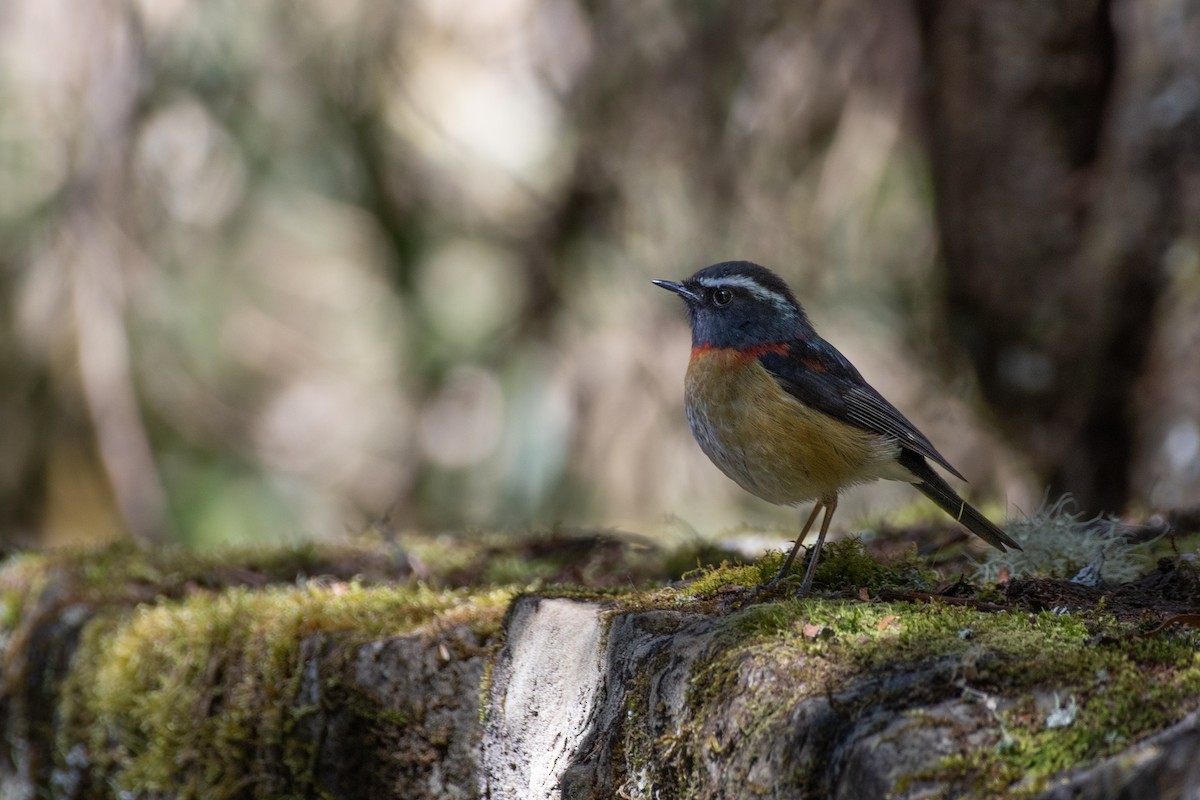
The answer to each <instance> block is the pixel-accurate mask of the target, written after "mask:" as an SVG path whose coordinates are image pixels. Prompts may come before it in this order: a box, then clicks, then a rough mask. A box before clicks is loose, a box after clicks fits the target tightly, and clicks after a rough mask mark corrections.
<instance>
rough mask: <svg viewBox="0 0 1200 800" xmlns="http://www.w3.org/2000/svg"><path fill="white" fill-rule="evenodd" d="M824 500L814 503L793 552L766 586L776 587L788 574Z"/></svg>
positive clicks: (769, 587)
mask: <svg viewBox="0 0 1200 800" xmlns="http://www.w3.org/2000/svg"><path fill="white" fill-rule="evenodd" d="M823 505H824V502H823V501H821V500H818V501H817V502H816V503H814V504H813V508H812V513H811V514H809V515H808V522H806V523H804V527H803V528H801V529H800V535H799V536H797V537H796V543H795V544H794V545H792V552H790V553H788V557H787V558H785V559H784V560H783V566H782V567H780V568H779V572H778V573H776V574H775V577H774V578H772V579H771V582H770V583H768V584H767V585H766V586H765V587H764V588H767V589H774V588H775V587H776V586H778V585H779V582H780V581H781V580H783V576H785V575H787V573H788V570H789V569H791V568H792V562H793V561H795V560H796V553H798V552H799V551H800V545H801V544H803V543H804V537H805V536H808V529H809V528H811V527H812V524H813V522H814V521H815V520H816V519H817V512H818V511H820V510H821V507H822V506H823Z"/></svg>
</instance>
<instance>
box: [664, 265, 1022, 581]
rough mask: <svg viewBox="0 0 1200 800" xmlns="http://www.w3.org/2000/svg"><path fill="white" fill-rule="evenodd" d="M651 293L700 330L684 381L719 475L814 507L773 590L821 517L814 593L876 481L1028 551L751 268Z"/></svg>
mask: <svg viewBox="0 0 1200 800" xmlns="http://www.w3.org/2000/svg"><path fill="white" fill-rule="evenodd" d="M653 283H654V284H655V285H656V286H660V287H662V288H663V289H667V290H669V291H671V292H674V293H675V294H677V295H679V296H680V297H681V298H683V302H684V304H685V305H686V307H687V314H688V321H689V322H690V324H691V329H692V351H691V358H690V360H689V362H688V368H687V375H686V378H685V379H684V405H685V409H686V412H687V421H688V427H689V428H691V431H692V435H693V436H694V437H695V439H696V442H697V443H698V444H699V445H700V449H701V450H703V451H704V453H705V454H706V455H707V456H708V457H709V458H710V459H711V460H712V461H713V463H714V464H716V465H717V467H718V468H720V470H721V471H722V472H724V473H725V475H727V476H728V477H729V478H732V479H733V481H734V482H736V483H737V484H738V485H739V486H741V487H742V488H743V489H745V490H746V491H748V492H750V493H751V494H753V495H756V496H758V497H761V498H762V499H763V500H766V501H768V502H771V503H776V504H778V505H785V506H797V505H800V504H802V503H805V502H808V501H815V502H814V503H813V507H812V511H811V512H810V513H809V515H808V519H807V521H806V522H805V523H804V525H803V526H802V527H801V530H800V536H799V538H797V539H796V540H795V544H794V545H793V546H792V549H791V552H789V553H788V555H787V558H786V559H785V560H784V562H783V565H782V566H781V567H780V569H779V572H778V574H776V575H775V577H774V578H773V579H772V580H771V581H770V582H768V583H767V584H766V588H773V587H774V586H776V585H778V584H779V583H780V581H782V580H783V578H784V577H785V576H786V575H787V574H788V571H789V570H790V569H791V566H792V562H793V561H794V560H795V558H796V553H797V551H798V550H799V549H800V546H801V544H802V542H803V541H804V539H805V538H806V537H807V536H808V532H809V530H810V529H811V528H812V526H813V523H814V522H815V521H816V518H817V515H818V513H820V512H821V511H822V510H824V516H823V517H822V519H821V527H820V531H819V533H818V534H817V540H816V543H815V544H814V545H813V548H812V555H811V557H810V558H809V562H808V568H807V569H806V570H805V573H804V579H803V580H802V581H801V584H800V589H799V591H798V592H797V595H798V596H801V597H802V596H804V595H805V594H807V593H808V591H809V589H810V588H811V586H812V579H813V572H814V570H815V569H816V565H817V561H818V559H819V558H820V555H821V545H822V544H823V543H824V541H825V535H826V534H827V533H828V532H829V523H830V520H832V518H833V513H834V511H835V510H836V509H837V504H838V495H839V494H840V493H841V492H842V491H843V490H844V489H847V488H849V487H851V486H854V485H856V484H862V483H868V482H871V481H875V480H880V479H884V480H893V481H903V482H905V483H909V484H911V485H912V486H914V487H915V488H916V489H918V490H919V491H920V492H922V493H923V494H924V495H925V496H926V497H928V498H929V499H930V500H932V501H933V502H934V503H936V504H937V505H938V506H939V507H940V508H941V509H942V510H944V511H945V512H947V513H948V514H949V515H950V516H952V517H954V519H955V520H957V521H958V522H959V523H960V524H962V525H963V526H964V527H965V528H966V529H967V530H969V531H971V532H972V533H974V534H975V535H976V536H979V537H980V538H981V539H983V540H984V541H985V542H987V543H988V544H990V545H992V546H993V547H995V548H997V549H999V550H1001V551H1004V550H1005V549H1006V548H1009V547H1011V548H1014V549H1016V550H1020V549H1021V546H1020V545H1019V544H1017V542H1016V541H1014V540H1013V539H1012V537H1010V536H1009V535H1008V534H1007V533H1005V532H1004V531H1003V530H1001V529H1000V528H998V527H997V526H996V525H994V524H992V523H991V522H990V521H989V520H988V519H987V518H986V517H984V516H983V514H981V513H980V512H979V511H978V509H976V508H974V507H973V506H971V505H970V504H968V503H967V502H966V501H965V500H963V499H962V498H961V497H959V496H958V494H957V493H956V492H955V491H954V489H953V488H951V487H950V485H949V484H948V483H947V482H946V481H945V479H943V478H942V477H941V475H939V474H938V473H937V472H936V471H935V470H934V468H933V466H932V465H931V464H930V462H931V461H932V462H933V463H934V464H937V465H938V466H940V467H941V468H943V469H945V470H946V471H947V472H949V473H950V474H951V475H953V476H954V477H956V478H958V479H960V480H966V479H965V478H964V477H963V476H962V473H960V472H959V471H958V470H957V469H955V468H954V467H953V466H951V465H950V463H949V462H948V461H947V460H946V459H945V457H943V456H942V454H941V453H939V452H938V451H937V449H936V448H935V447H934V446H933V444H931V443H930V441H929V439H928V438H927V437H926V436H925V434H923V433H921V431H919V430H918V429H917V427H916V426H915V425H913V424H912V423H911V422H909V421H908V419H907V418H906V417H905V416H904V415H903V414H901V413H900V411H898V410H897V409H896V407H895V406H894V405H892V404H891V403H889V402H888V401H887V400H886V399H884V397H883V395H881V394H880V393H879V392H878V391H876V390H875V389H874V388H873V387H872V386H871V385H870V384H869V383H867V382H866V380H864V379H863V376H862V374H861V373H859V371H858V370H857V369H856V368H855V367H854V365H853V364H851V363H850V361H849V359H847V358H846V357H845V356H844V355H842V354H841V352H839V351H838V349H837V348H836V347H834V346H833V345H832V344H830V343H829V342H827V341H825V340H824V339H822V338H821V337H820V336H818V335H817V332H816V329H815V328H814V327H813V325H812V323H810V322H809V320H808V315H807V314H806V313H805V311H804V308H803V307H802V306H801V305H800V303H799V302H798V301H797V300H796V297H795V295H793V294H792V291H791V289H790V288H788V285H787V284H786V283H785V282H784V281H783V279H781V278H780V277H779V276H778V275H776V274H775V273H774V272H772V271H771V270H769V269H767V268H766V267H762V266H759V265H758V264H755V263H752V262H750V261H723V262H721V263H719V264H712V265H710V266H707V267H704V268H703V269H701V270H700V271H698V272H696V273H695V274H694V275H692V277H690V278H688V279H686V280H684V281H670V280H655V281H653Z"/></svg>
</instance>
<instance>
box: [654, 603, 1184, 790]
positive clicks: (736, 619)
mask: <svg viewBox="0 0 1200 800" xmlns="http://www.w3.org/2000/svg"><path fill="white" fill-rule="evenodd" d="M1198 641H1200V635H1197V634H1196V633H1195V632H1189V633H1186V634H1185V635H1182V636H1179V637H1176V638H1171V637H1159V638H1154V639H1141V638H1139V637H1138V636H1137V632H1136V630H1135V629H1134V628H1133V627H1132V626H1130V625H1126V624H1120V623H1117V622H1115V621H1113V620H1112V619H1108V618H1103V617H1101V618H1085V617H1081V616H1075V615H1062V616H1060V615H1056V614H1052V613H1042V614H1019V613H985V612H980V611H977V610H975V609H972V608H969V607H962V606H948V605H941V604H936V603H935V604H929V605H923V604H914V603H864V602H857V601H843V600H822V599H805V600H786V601H782V602H777V603H769V604H761V605H755V606H751V607H749V608H746V609H744V610H741V611H738V612H736V613H734V614H731V615H729V616H728V617H726V618H725V619H724V620H723V622H722V637H721V641H720V643H719V644H718V645H716V646H714V647H712V648H711V651H710V654H709V656H708V657H707V658H706V659H704V660H703V661H702V662H700V663H698V664H697V667H696V671H695V672H694V675H693V679H692V684H691V685H692V687H693V688H692V691H691V694H690V696H689V706H690V707H691V708H692V714H693V716H694V722H693V726H694V727H693V729H692V730H691V731H684V732H683V733H682V734H681V736H680V737H679V738H680V739H681V740H682V742H683V744H678V745H676V746H679V747H684V748H685V749H686V748H690V749H691V755H690V756H688V757H686V758H685V759H684V760H683V761H684V763H693V762H694V761H695V754H696V748H701V749H703V747H706V746H708V745H706V744H705V740H706V737H711V734H710V733H708V732H707V731H708V728H709V726H710V725H711V726H713V727H715V726H716V725H717V722H716V720H718V719H719V718H720V715H721V714H728V713H729V703H730V698H732V697H736V698H737V708H738V709H739V713H740V714H742V715H744V716H743V717H742V718H739V719H738V721H737V728H738V730H739V731H741V733H742V734H743V735H744V736H745V737H748V738H747V746H750V747H753V746H754V744H753V739H754V736H755V731H761V732H764V734H763V735H764V736H765V735H767V732H769V731H771V730H773V729H774V726H777V725H778V724H782V723H781V722H780V720H781V718H780V714H781V713H783V714H786V713H787V709H790V708H792V707H793V706H794V704H795V703H796V702H799V701H800V700H802V699H803V698H804V697H809V696H812V695H815V694H820V693H824V692H829V691H832V692H836V691H840V690H841V689H844V688H845V687H847V686H849V685H852V684H853V683H854V682H855V681H858V680H861V679H863V678H866V677H867V676H874V678H875V679H878V678H881V677H883V676H886V675H887V674H889V673H896V674H899V673H906V672H912V671H914V670H918V669H920V668H921V667H922V665H933V664H942V665H943V671H948V672H949V673H952V674H953V675H955V676H956V678H955V680H954V681H949V680H947V681H946V682H944V684H942V685H940V686H921V687H915V688H913V689H911V690H909V691H911V692H913V693H914V695H913V696H912V697H911V698H909V700H908V701H907V702H911V703H919V704H925V703H929V702H937V701H938V700H940V699H948V698H950V697H955V696H957V695H958V694H959V693H960V692H962V691H963V689H962V687H964V686H965V687H970V688H971V690H973V691H976V692H983V693H985V694H986V695H987V696H990V697H995V698H998V699H999V701H1000V707H1001V708H1003V709H1004V710H1003V711H1002V712H998V716H997V728H998V733H997V738H996V741H995V742H993V743H992V744H991V745H988V746H984V747H981V748H979V749H977V750H975V751H973V752H971V753H968V754H965V755H959V756H955V757H954V758H950V759H947V760H946V761H945V762H944V763H943V764H942V765H940V766H939V767H938V768H937V769H935V770H931V771H928V772H926V773H923V774H918V775H914V776H911V780H918V779H937V780H938V782H939V784H940V785H953V783H954V782H955V781H957V782H960V783H961V782H964V781H965V782H967V783H969V784H971V785H973V786H974V787H975V788H974V789H973V791H975V792H976V793H977V794H978V795H979V796H1012V793H1013V792H1014V791H1018V790H1019V792H1020V793H1022V794H1024V793H1030V794H1032V793H1035V792H1036V791H1037V790H1039V789H1044V788H1045V787H1046V785H1048V784H1047V782H1048V781H1049V779H1050V778H1051V777H1052V776H1053V775H1055V774H1056V773H1058V772H1060V771H1062V770H1064V769H1067V768H1070V767H1077V766H1079V765H1081V764H1084V763H1087V762H1089V761H1092V760H1095V759H1097V758H1101V757H1103V756H1106V755H1109V754H1111V753H1114V752H1116V751H1117V750H1119V749H1120V748H1121V747H1122V746H1123V745H1125V744H1127V743H1128V742H1129V741H1133V740H1136V739H1137V738H1140V737H1142V736H1145V735H1147V734H1149V733H1152V732H1155V731H1158V730H1161V729H1163V728H1164V727H1166V726H1168V725H1170V724H1171V723H1173V722H1175V721H1177V720H1178V719H1180V718H1181V717H1182V716H1183V715H1184V714H1185V713H1187V711H1189V710H1190V709H1192V708H1194V707H1195V703H1196V700H1197V698H1198V697H1200V654H1198V653H1197V643H1198ZM1098 642H1106V644H1099V643H1098ZM797 665H798V666H797ZM793 673H794V674H796V675H797V680H796V682H795V684H794V685H789V684H786V683H785V684H784V685H785V686H786V687H787V688H785V689H784V691H785V692H790V693H791V696H786V695H782V696H781V695H780V694H777V693H763V694H761V695H760V694H759V693H757V692H747V685H752V684H748V682H750V681H751V679H750V678H749V677H748V676H751V675H753V676H758V677H756V678H754V679H753V681H761V680H762V676H764V675H773V676H774V675H785V676H786V675H789V674H793ZM1051 689H1052V690H1054V691H1056V692H1058V694H1059V696H1060V697H1061V699H1062V701H1063V702H1064V703H1066V702H1068V699H1070V700H1071V701H1072V702H1074V703H1076V708H1077V713H1076V715H1075V717H1074V719H1073V721H1071V722H1070V724H1068V725H1066V726H1064V727H1056V728H1048V727H1047V724H1046V721H1047V715H1046V713H1045V711H1044V710H1042V711H1039V710H1038V709H1037V707H1036V705H1035V703H1034V702H1033V697H1034V693H1035V691H1038V692H1045V691H1049V690H1051ZM890 701H891V702H905V701H903V700H901V699H898V698H890ZM861 702H871V701H869V700H864V701H861ZM875 702H878V700H876V701H875ZM725 724H726V725H728V721H726V723H725ZM689 737H694V738H689ZM670 780H676V781H681V782H682V783H684V784H686V782H687V778H686V776H680V775H674V776H672V777H671V778H670ZM1018 781H1020V784H1019V786H1016V785H1014V784H1015V783H1016V782H1018Z"/></svg>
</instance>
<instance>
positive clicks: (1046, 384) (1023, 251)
mask: <svg viewBox="0 0 1200 800" xmlns="http://www.w3.org/2000/svg"><path fill="white" fill-rule="evenodd" d="M917 9H918V15H919V19H920V25H921V29H922V36H923V48H924V56H925V58H924V61H925V64H926V69H927V76H926V86H925V89H926V92H927V95H926V98H925V101H926V103H925V107H924V114H925V120H926V125H927V130H928V146H929V154H930V159H931V166H932V171H933V179H934V184H935V189H936V192H935V194H936V197H937V200H936V202H937V214H938V225H939V227H940V232H941V238H942V245H943V254H944V260H945V267H946V276H947V303H948V313H949V321H950V330H951V332H952V335H953V336H954V337H955V338H956V339H957V340H958V341H959V343H960V344H961V345H963V346H964V347H965V349H966V352H967V353H968V354H969V357H970V358H971V359H972V361H973V363H974V366H975V369H976V371H977V372H978V376H979V382H980V386H981V388H982V391H983V393H984V395H985V397H986V398H987V400H988V402H989V403H990V405H991V406H992V408H993V409H994V412H995V415H996V418H997V420H998V423H999V426H1000V428H1001V429H1002V431H1003V432H1004V433H1005V435H1006V436H1007V437H1008V438H1009V439H1010V440H1011V441H1012V442H1013V443H1014V444H1016V445H1017V446H1018V447H1019V448H1021V449H1022V450H1023V451H1024V452H1025V453H1026V454H1027V455H1028V457H1029V458H1030V460H1031V463H1032V466H1033V467H1034V469H1035V470H1036V471H1037V473H1038V475H1039V477H1040V478H1041V479H1043V480H1044V481H1045V482H1046V483H1048V484H1049V486H1050V491H1051V492H1052V494H1057V493H1059V492H1063V491H1069V492H1071V493H1073V494H1074V495H1075V497H1076V498H1077V499H1078V501H1079V503H1080V505H1081V506H1082V507H1083V508H1085V509H1089V510H1093V511H1099V510H1119V509H1121V508H1122V507H1123V506H1124V505H1125V503H1126V502H1127V500H1128V499H1129V496H1130V489H1131V484H1130V475H1131V469H1132V462H1133V460H1134V458H1135V440H1134V425H1133V419H1134V408H1133V404H1134V396H1135V393H1134V389H1135V385H1136V383H1137V380H1138V378H1139V376H1140V375H1141V374H1142V372H1143V370H1144V368H1145V365H1146V362H1147V356H1148V353H1149V349H1150V343H1151V341H1152V336H1153V333H1154V331H1153V320H1154V318H1155V317H1154V312H1155V310H1156V306H1157V304H1158V301H1159V298H1160V296H1161V294H1162V292H1163V289H1164V287H1165V286H1166V273H1165V270H1164V268H1163V263H1164V256H1165V254H1166V253H1167V251H1168V250H1169V248H1170V247H1171V246H1172V244H1173V243H1175V242H1176V241H1177V240H1179V239H1180V237H1181V235H1182V234H1183V232H1184V231H1185V230H1186V229H1187V228H1188V227H1192V228H1193V229H1194V226H1195V222H1194V221H1191V222H1189V221H1188V220H1187V219H1186V214H1185V212H1184V209H1185V204H1186V202H1187V200H1186V198H1187V192H1186V191H1185V188H1186V183H1187V181H1188V180H1189V178H1188V175H1189V174H1190V175H1191V178H1190V180H1191V182H1192V186H1193V188H1192V193H1193V194H1194V193H1195V189H1194V185H1195V180H1196V176H1197V174H1198V173H1197V166H1198V163H1200V143H1198V138H1197V135H1196V131H1197V129H1198V126H1200V88H1198V84H1197V76H1196V73H1195V65H1194V64H1189V62H1194V61H1195V59H1196V56H1195V54H1194V51H1195V50H1196V49H1197V41H1198V40H1197V39H1196V38H1195V32H1196V21H1197V19H1200V2H1196V0H1190V2H1189V0H1179V2H1158V3H1134V2H1130V1H1129V0H1113V1H1112V2H1110V1H1109V0H1091V1H1090V2H1079V3H1065V4H1061V3H1050V4H1047V3H1041V2H1037V1H1036V0H1025V1H1022V0H1008V1H1006V2H962V0H918V4H917ZM1189 30H1190V31H1191V34H1190V35H1191V36H1192V38H1191V39H1190V41H1189V38H1188V36H1189V33H1188V31H1189Z"/></svg>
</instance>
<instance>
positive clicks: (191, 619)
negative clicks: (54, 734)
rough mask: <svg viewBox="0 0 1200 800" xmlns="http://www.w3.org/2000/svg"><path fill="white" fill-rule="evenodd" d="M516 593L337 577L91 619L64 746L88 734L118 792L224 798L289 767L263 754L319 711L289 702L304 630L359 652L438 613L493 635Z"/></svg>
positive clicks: (98, 773) (67, 696) (69, 693)
mask: <svg viewBox="0 0 1200 800" xmlns="http://www.w3.org/2000/svg"><path fill="white" fill-rule="evenodd" d="M509 596H510V594H509V593H507V592H494V593H491V594H488V595H484V596H480V597H468V596H466V595H463V594H460V593H457V594H456V593H435V592H432V591H429V590H425V589H420V588H418V589H395V588H388V587H373V588H372V587H364V586H361V585H357V584H334V585H330V586H310V587H305V588H296V587H270V588H266V589H260V590H253V591H251V590H248V589H232V590H227V591H223V592H220V593H202V594H197V595H195V596H193V597H190V598H188V599H186V600H184V601H182V602H177V603H162V604H160V605H157V606H153V607H150V606H146V607H143V608H140V609H138V610H137V611H136V612H134V613H133V614H132V615H130V616H127V617H123V618H122V617H118V616H116V615H115V614H104V615H101V616H99V617H97V618H95V619H94V620H92V621H91V622H90V623H89V624H88V625H87V626H86V628H85V629H84V631H83V634H82V639H81V644H80V648H79V650H78V652H77V654H76V658H75V662H74V664H75V666H74V669H73V670H72V673H71V675H70V676H69V678H68V680H67V683H66V685H65V686H64V690H63V701H62V706H61V709H60V711H61V718H62V725H61V727H60V729H59V730H60V733H59V737H60V738H59V746H58V750H59V752H60V753H67V752H70V751H71V749H72V748H73V747H74V746H75V744H76V741H78V740H82V741H83V742H84V743H86V745H87V746H88V748H89V750H90V752H91V754H92V760H93V776H92V779H93V780H94V781H95V782H96V783H97V784H98V785H100V784H108V785H110V786H111V787H113V789H114V790H115V791H116V792H118V793H120V792H123V791H128V792H131V793H133V792H135V790H136V791H137V792H152V793H153V792H170V793H172V794H174V795H175V796H179V797H197V798H199V797H205V798H209V797H211V798H223V797H233V796H237V795H238V794H239V792H240V791H243V790H244V789H245V787H247V786H252V785H259V784H261V785H262V786H270V785H272V781H278V780H280V778H279V776H278V774H276V773H277V771H278V764H276V765H275V766H274V767H270V765H269V761H270V759H269V758H267V754H270V753H272V752H280V751H281V748H282V747H283V743H284V740H285V732H286V731H287V730H288V728H289V726H290V725H292V724H294V723H295V721H296V720H297V719H299V718H302V717H303V716H304V715H305V714H307V713H311V710H308V709H303V708H301V709H294V708H293V707H292V701H293V699H294V698H295V696H296V693H297V690H298V687H299V685H300V680H301V677H302V674H303V670H304V668H305V665H304V664H303V663H301V659H300V658H299V648H300V645H301V642H302V641H303V640H304V639H305V638H307V637H311V636H314V635H317V634H339V637H338V640H337V641H338V642H339V643H340V645H339V646H341V647H343V648H345V650H346V652H349V651H350V650H351V649H352V648H353V647H354V646H355V645H356V644H359V643H362V642H366V641H370V640H374V639H379V638H382V637H386V636H391V635H397V634H400V633H404V632H407V631H411V630H412V629H413V628H415V627H416V626H418V625H421V624H423V623H427V622H429V621H430V620H432V619H433V618H434V617H435V616H437V617H438V618H439V624H452V623H453V621H454V620H455V619H459V620H461V621H465V622H468V623H469V624H471V625H472V626H475V627H477V628H478V629H479V630H480V631H481V632H484V633H487V634H489V635H490V634H492V633H494V632H495V630H496V628H497V626H498V625H499V620H500V618H501V616H502V614H503V609H504V607H505V606H506V605H507V602H508V599H509ZM293 756H295V754H293ZM306 760H310V759H305V758H304V757H302V756H301V757H299V758H296V757H293V758H291V759H288V761H289V763H293V764H295V763H297V762H298V761H299V762H304V761H306ZM289 780H291V781H293V782H296V783H298V785H306V784H305V781H304V779H303V776H292V777H291V778H289ZM256 796H263V795H262V794H261V793H256Z"/></svg>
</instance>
